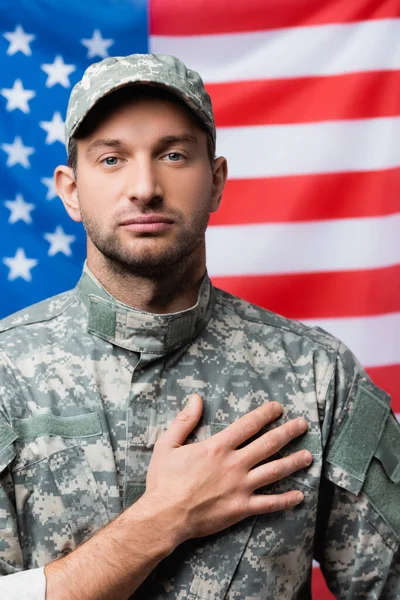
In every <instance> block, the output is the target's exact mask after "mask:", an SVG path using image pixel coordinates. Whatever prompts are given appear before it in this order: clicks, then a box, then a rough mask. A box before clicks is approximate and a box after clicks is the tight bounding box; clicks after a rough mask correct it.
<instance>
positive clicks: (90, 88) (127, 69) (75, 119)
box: [65, 54, 216, 148]
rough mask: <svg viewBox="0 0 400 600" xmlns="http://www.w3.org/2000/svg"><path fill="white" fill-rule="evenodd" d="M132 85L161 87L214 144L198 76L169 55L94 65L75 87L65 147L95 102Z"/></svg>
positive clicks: (210, 118) (206, 101)
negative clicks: (202, 126)
mask: <svg viewBox="0 0 400 600" xmlns="http://www.w3.org/2000/svg"><path fill="white" fill-rule="evenodd" d="M135 83H136V84H137V83H144V84H149V85H156V86H161V87H163V88H165V89H167V90H168V91H170V92H171V93H173V94H175V95H177V96H179V97H180V98H181V99H182V100H183V101H184V102H185V103H186V104H187V105H188V106H189V107H190V108H191V109H192V110H193V111H194V112H195V113H196V114H197V115H198V117H199V118H200V119H201V121H203V123H204V124H205V125H206V127H207V129H208V130H209V131H210V133H211V136H212V138H213V142H214V144H215V136H216V134H215V122H214V115H213V111H212V107H211V98H210V96H209V95H208V93H207V91H206V89H205V87H204V84H203V80H202V79H201V77H200V75H199V74H198V73H197V72H196V71H192V70H191V69H188V68H187V67H186V66H185V65H184V64H183V62H181V61H180V60H179V59H177V58H175V57H174V56H169V55H168V54H131V55H130V56H109V57H108V58H105V59H104V60H102V61H100V62H97V63H93V64H92V65H90V66H89V67H88V68H87V69H86V71H85V73H84V74H83V77H82V79H81V80H80V81H78V83H77V84H76V85H75V86H74V88H73V89H72V92H71V96H70V99H69V103H68V109H67V117H66V121H65V140H66V145H67V148H68V144H69V140H70V138H71V137H72V136H73V135H74V133H75V132H76V131H77V129H78V127H79V125H80V124H81V123H82V121H83V120H84V118H85V117H86V115H87V114H88V112H89V111H90V109H91V108H93V106H94V105H95V104H96V102H98V101H99V100H100V99H101V98H103V97H104V96H106V95H107V94H110V93H111V92H113V91H115V90H117V89H119V88H121V87H124V86H126V85H130V84H135Z"/></svg>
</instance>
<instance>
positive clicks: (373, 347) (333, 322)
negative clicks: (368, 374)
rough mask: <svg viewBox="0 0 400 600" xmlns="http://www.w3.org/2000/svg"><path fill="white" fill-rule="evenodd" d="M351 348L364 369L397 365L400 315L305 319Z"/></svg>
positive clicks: (398, 358)
mask: <svg viewBox="0 0 400 600" xmlns="http://www.w3.org/2000/svg"><path fill="white" fill-rule="evenodd" d="M302 322H303V323H305V324H306V325H311V326H318V327H322V329H325V330H326V331H328V332H329V333H332V334H333V335H334V336H335V337H337V338H339V340H341V341H342V342H344V343H345V344H346V346H348V347H349V348H350V350H351V351H352V352H354V354H355V355H356V357H357V358H358V360H359V361H360V363H361V364H362V365H363V366H364V367H381V366H385V365H395V364H400V339H399V336H398V335H396V333H395V332H396V331H397V332H398V331H400V313H393V314H389V315H379V316H374V317H352V318H346V319H306V320H304V321H302Z"/></svg>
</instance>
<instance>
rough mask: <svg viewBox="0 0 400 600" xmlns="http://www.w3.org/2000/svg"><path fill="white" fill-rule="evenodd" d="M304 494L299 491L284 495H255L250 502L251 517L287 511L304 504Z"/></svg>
mask: <svg viewBox="0 0 400 600" xmlns="http://www.w3.org/2000/svg"><path fill="white" fill-rule="evenodd" d="M303 500H304V494H303V493H302V492H299V491H298V490H292V491H290V492H285V493H284V494H253V495H252V496H251V497H250V501H249V511H250V514H251V515H263V514H266V513H273V512H277V511H278V510H286V509H288V508H293V506H297V505H298V504H300V502H303Z"/></svg>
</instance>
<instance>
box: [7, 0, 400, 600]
mask: <svg viewBox="0 0 400 600" xmlns="http://www.w3.org/2000/svg"><path fill="white" fill-rule="evenodd" d="M399 40H400V4H399V2H398V0H325V2H321V1H320V0H249V1H248V2H244V1H243V0H229V1H228V0H190V1H186V2H185V1H184V0H147V1H146V0H85V1H84V2H79V1H78V0H0V317H3V316H6V315H8V314H10V313H12V312H15V311H16V310H19V309H21V308H23V307H25V306H27V305H29V304H32V303H34V302H38V301H40V300H42V299H43V298H46V297H48V296H50V295H53V294H57V293H59V292H62V291H64V290H66V289H69V288H71V287H73V286H74V285H75V283H76V282H77V280H78V278H79V276H80V272H81V268H82V264H83V261H84V257H85V239H84V233H83V229H82V228H81V226H80V225H78V224H76V223H73V222H72V221H70V220H69V218H68V216H67V215H66V213H64V210H63V207H62V204H61V201H60V200H59V199H58V198H57V195H56V192H55V189H54V185H53V182H52V175H53V171H54V168H55V167H56V166H57V165H58V164H60V163H65V161H66V153H65V149H64V129H63V127H64V118H65V111H66V106H67V101H68V96H69V94H70V91H71V88H72V86H73V85H74V83H76V81H78V79H80V78H81V76H82V74H83V71H84V70H85V68H86V67H87V66H88V65H89V64H90V63H92V62H95V61H98V60H101V59H102V58H105V57H107V56H109V55H124V54H131V53H133V52H142V53H146V52H157V53H166V54H173V55H175V56H177V57H178V58H180V59H182V60H183V61H184V62H185V63H186V64H187V65H188V66H189V67H190V68H193V69H196V70H198V71H199V72H200V74H201V75H202V77H203V79H204V81H205V83H206V87H207V89H208V91H209V93H210V95H211V98H212V101H213V106H214V111H215V116H216V123H217V130H218V133H217V153H218V155H221V154H222V155H225V156H226V157H227V159H228V166H229V181H228V184H227V188H226V192H225V195H224V199H223V203H222V206H221V209H220V210H219V212H218V213H216V214H214V215H213V216H212V219H211V222H210V227H209V230H208V239H207V244H208V268H209V273H210V275H211V277H212V279H213V281H214V283H215V284H216V285H217V286H219V287H221V288H223V289H225V290H228V291H229V292H232V293H234V294H237V295H239V296H241V297H243V298H245V299H247V300H249V301H251V302H254V303H256V304H259V305H260V306H263V307H265V308H268V309H269V310H272V311H275V312H278V313H280V314H282V315H285V316H286V317H289V318H293V319H298V320H301V321H303V322H305V323H308V324H310V325H319V326H321V327H323V328H324V329H326V330H328V331H330V332H331V333H333V334H334V335H336V336H337V337H339V338H341V339H342V340H343V341H344V342H345V343H346V344H347V345H348V346H349V347H350V348H351V349H352V350H353V352H354V353H355V354H356V356H357V357H358V358H359V360H360V361H361V363H362V364H363V365H364V366H365V367H366V369H367V371H368V372H369V374H370V375H371V377H372V379H373V380H374V381H375V383H377V385H379V386H381V387H382V388H383V389H385V390H386V391H388V392H389V393H391V394H392V398H393V408H394V410H395V412H396V413H398V414H399V413H400V392H399V389H400V386H399V383H400V43H399ZM313 597H314V598H317V599H321V600H327V599H328V598H332V596H331V595H330V593H329V592H328V591H327V590H326V588H325V586H324V583H323V581H322V576H321V574H320V571H319V569H318V567H317V566H315V568H314V575H313Z"/></svg>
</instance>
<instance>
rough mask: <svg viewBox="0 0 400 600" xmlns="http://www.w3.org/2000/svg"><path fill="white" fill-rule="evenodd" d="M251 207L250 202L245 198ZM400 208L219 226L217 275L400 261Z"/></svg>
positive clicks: (210, 236)
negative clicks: (373, 213)
mask: <svg viewBox="0 0 400 600" xmlns="http://www.w3.org/2000/svg"><path fill="white" fill-rule="evenodd" d="M244 210H245V201H244ZM399 232H400V213H398V214H395V215H389V216H384V217H368V218H361V219H338V220H327V221H313V222H307V223H301V222H300V223H262V224H256V225H222V226H219V225H215V226H211V227H209V228H208V230H207V234H206V236H207V263H208V270H209V273H210V275H211V276H220V275H269V274H281V273H302V272H324V271H344V270H358V269H374V268H380V267H388V266H392V265H395V264H398V263H400V242H399V239H400V237H399Z"/></svg>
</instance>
